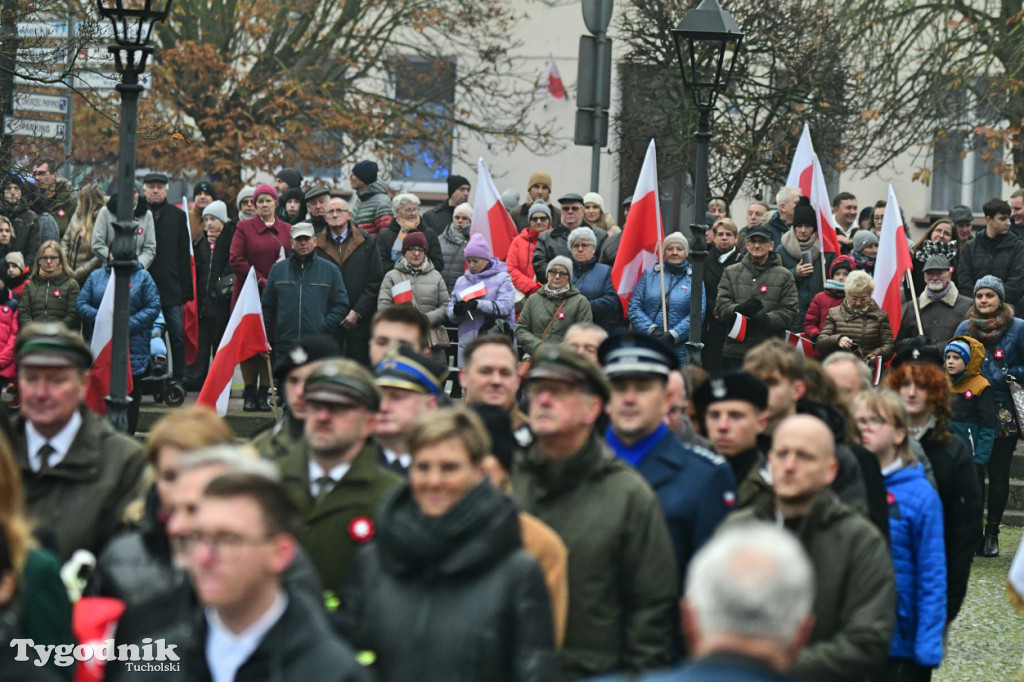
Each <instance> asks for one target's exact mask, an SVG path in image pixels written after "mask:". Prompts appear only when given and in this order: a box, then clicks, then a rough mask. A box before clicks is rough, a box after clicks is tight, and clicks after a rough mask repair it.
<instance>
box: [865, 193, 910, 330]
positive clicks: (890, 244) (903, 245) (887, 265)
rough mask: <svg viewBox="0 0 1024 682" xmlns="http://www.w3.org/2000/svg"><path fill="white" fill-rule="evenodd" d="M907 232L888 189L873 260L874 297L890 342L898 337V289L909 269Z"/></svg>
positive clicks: (899, 311)
mask: <svg viewBox="0 0 1024 682" xmlns="http://www.w3.org/2000/svg"><path fill="white" fill-rule="evenodd" d="M912 265H913V263H912V261H911V260H910V247H909V246H907V231H906V230H905V229H904V227H903V219H902V217H901V214H900V205H899V204H898V203H897V202H896V194H895V193H894V192H893V191H892V185H889V197H888V200H887V201H886V204H885V215H884V216H883V218H882V231H881V233H880V234H879V235H878V255H877V256H876V257H875V293H874V299H875V303H877V304H878V307H879V308H881V309H882V310H884V311H885V313H886V314H887V315H888V316H889V326H890V327H892V335H893V338H896V336H897V335H898V334H899V333H900V320H901V319H902V318H903V313H902V302H901V300H900V293H901V292H900V289H901V284H902V282H903V276H904V275H905V274H906V272H907V271H908V270H910V268H911V267H912Z"/></svg>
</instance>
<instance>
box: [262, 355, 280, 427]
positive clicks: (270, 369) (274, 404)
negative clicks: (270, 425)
mask: <svg viewBox="0 0 1024 682" xmlns="http://www.w3.org/2000/svg"><path fill="white" fill-rule="evenodd" d="M263 360H264V361H265V362H266V363H267V371H268V372H270V397H271V398H272V400H271V401H270V405H271V407H273V408H274V421H277V420H278V418H279V417H278V414H277V384H275V383H274V368H273V367H271V365H270V353H267V354H266V355H265V356H264V357H263Z"/></svg>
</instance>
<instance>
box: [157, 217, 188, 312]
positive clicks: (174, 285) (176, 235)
mask: <svg viewBox="0 0 1024 682" xmlns="http://www.w3.org/2000/svg"><path fill="white" fill-rule="evenodd" d="M149 210H150V212H151V213H152V214H153V226H154V229H155V232H156V258H154V259H153V262H152V263H151V264H150V266H149V274H150V276H151V277H152V278H153V281H154V282H156V289H157V291H159V292H160V305H161V306H162V307H164V308H167V307H169V306H176V305H182V304H184V303H187V302H189V301H191V300H192V298H193V296H194V294H195V292H194V291H193V290H192V264H191V262H190V258H189V253H188V243H189V241H190V240H191V238H192V235H191V233H190V232H189V229H188V219H187V218H186V216H185V212H184V211H182V210H181V209H180V208H178V207H177V206H174V205H172V204H168V203H167V202H166V201H165V202H163V203H162V204H149Z"/></svg>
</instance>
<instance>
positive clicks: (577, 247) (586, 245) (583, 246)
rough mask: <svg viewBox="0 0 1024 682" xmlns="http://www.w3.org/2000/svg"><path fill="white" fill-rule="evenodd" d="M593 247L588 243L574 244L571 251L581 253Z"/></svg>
mask: <svg viewBox="0 0 1024 682" xmlns="http://www.w3.org/2000/svg"><path fill="white" fill-rule="evenodd" d="M592 248H594V245H593V244H591V243H590V242H576V243H575V244H573V245H572V249H573V251H582V250H584V249H592Z"/></svg>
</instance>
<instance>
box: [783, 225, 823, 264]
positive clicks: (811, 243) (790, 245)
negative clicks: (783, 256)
mask: <svg viewBox="0 0 1024 682" xmlns="http://www.w3.org/2000/svg"><path fill="white" fill-rule="evenodd" d="M782 248H784V249H785V250H786V253H788V254H789V255H790V256H792V257H793V258H795V259H797V260H800V259H801V258H803V255H804V251H810V252H811V253H812V254H813V256H812V259H817V257H818V234H817V233H816V232H814V233H812V234H811V238H810V239H808V240H806V241H800V240H799V239H797V238H796V230H795V229H792V228H791V229H790V230H789V231H788V232H786V234H784V235H782Z"/></svg>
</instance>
